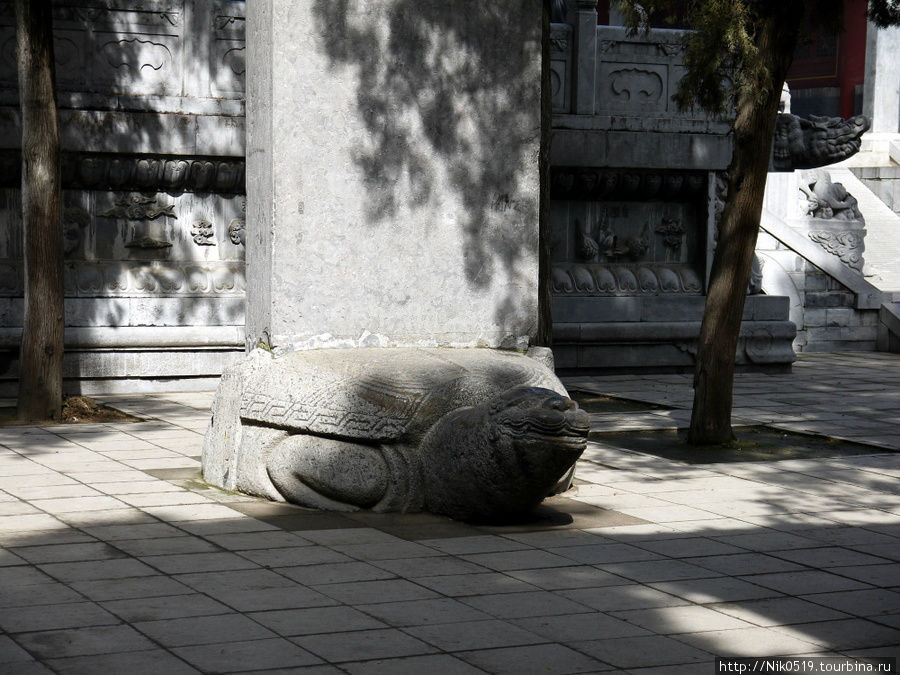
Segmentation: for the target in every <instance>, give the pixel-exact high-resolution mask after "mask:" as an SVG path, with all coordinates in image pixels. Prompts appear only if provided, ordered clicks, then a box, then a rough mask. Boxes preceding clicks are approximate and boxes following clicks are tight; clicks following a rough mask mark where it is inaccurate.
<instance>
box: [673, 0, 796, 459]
mask: <svg viewBox="0 0 900 675" xmlns="http://www.w3.org/2000/svg"><path fill="white" fill-rule="evenodd" d="M801 17H802V3H799V2H796V1H789V2H786V3H785V5H784V7H783V9H782V11H781V12H776V13H773V15H770V16H768V17H765V18H763V19H761V20H760V21H759V22H758V25H757V26H756V32H755V35H756V44H757V46H758V48H759V51H760V54H761V56H762V58H763V59H764V62H765V65H766V66H767V68H768V72H769V74H770V86H769V89H768V92H767V93H766V95H765V97H764V98H763V99H762V100H760V99H758V98H756V96H757V94H755V92H754V93H753V94H749V95H747V94H745V95H741V96H739V97H738V100H737V102H736V113H737V115H736V118H735V122H734V127H733V130H734V154H733V155H732V160H731V165H730V166H729V168H728V173H727V175H728V182H729V187H728V196H727V198H726V201H725V207H724V210H723V212H722V217H721V222H720V224H719V232H718V243H717V245H716V251H715V254H714V256H713V264H712V270H711V272H710V280H709V290H708V292H707V296H706V306H705V309H704V312H703V322H702V324H701V326H700V339H699V344H698V351H697V364H696V369H695V371H694V405H693V410H692V413H691V426H690V431H689V433H688V443H690V444H692V445H712V444H722V443H728V442H731V441H733V440H734V432H733V431H732V428H731V408H732V400H733V396H732V394H733V392H732V389H733V384H734V366H735V355H736V352H737V344H738V338H739V335H740V330H741V315H742V314H743V312H744V301H745V299H746V296H747V286H748V284H749V282H750V270H751V266H752V263H753V252H754V249H755V248H756V237H757V234H758V232H759V219H760V214H761V213H762V204H763V195H764V193H765V189H766V175H767V173H768V168H769V158H770V154H771V149H772V136H773V133H774V129H775V119H776V114H777V112H778V103H779V99H780V97H781V88H782V85H783V83H784V78H785V76H786V74H787V70H788V68H789V67H790V64H791V60H792V58H793V53H794V49H795V48H796V44H797V38H798V34H799V26H800V18H801Z"/></svg>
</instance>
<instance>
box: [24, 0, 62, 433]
mask: <svg viewBox="0 0 900 675" xmlns="http://www.w3.org/2000/svg"><path fill="white" fill-rule="evenodd" d="M15 8H16V37H17V53H18V66H19V100H20V104H21V110H22V224H23V230H24V238H25V241H24V243H25V246H24V250H25V321H24V329H23V333H22V346H21V349H20V352H19V405H18V417H19V419H22V420H36V419H58V418H59V416H60V413H61V408H62V357H63V321H64V310H63V241H62V220H61V218H60V202H61V191H60V190H61V188H60V170H59V122H58V120H57V112H56V86H55V84H56V82H55V74H54V62H53V23H52V15H51V11H52V3H51V0H16V4H15Z"/></svg>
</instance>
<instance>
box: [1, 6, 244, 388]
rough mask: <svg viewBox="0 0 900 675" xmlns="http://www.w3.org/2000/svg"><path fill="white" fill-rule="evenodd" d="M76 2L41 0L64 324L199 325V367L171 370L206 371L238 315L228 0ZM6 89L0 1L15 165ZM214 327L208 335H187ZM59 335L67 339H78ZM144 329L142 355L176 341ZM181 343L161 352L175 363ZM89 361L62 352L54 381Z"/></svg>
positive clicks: (11, 345)
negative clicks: (52, 101)
mask: <svg viewBox="0 0 900 675" xmlns="http://www.w3.org/2000/svg"><path fill="white" fill-rule="evenodd" d="M88 5H90V3H68V4H66V5H62V4H56V5H55V6H54V17H53V18H54V33H55V39H54V48H55V52H56V53H55V56H56V59H55V60H56V85H57V95H58V108H59V114H60V132H61V137H62V146H63V162H62V170H63V171H62V173H63V212H64V237H65V265H66V287H65V296H66V298H65V304H66V326H67V329H75V331H74V332H79V331H80V332H81V333H85V330H88V331H90V330H92V329H94V328H111V329H115V328H131V329H135V331H144V332H145V333H147V334H148V335H150V334H151V333H152V332H153V331H154V330H155V329H157V328H161V329H162V330H166V329H169V328H178V327H191V326H194V327H198V328H204V329H207V330H206V333H207V334H205V335H201V336H200V338H196V339H193V341H194V343H199V346H198V344H194V345H193V346H192V348H200V349H205V350H206V351H205V352H203V354H204V356H203V357H202V358H205V357H206V356H209V359H208V361H209V363H210V364H212V365H207V364H201V365H199V366H198V365H196V364H195V365H191V367H190V369H187V371H189V372H195V371H196V372H203V373H204V374H206V375H212V374H218V373H216V372H215V368H216V367H217V366H216V364H217V363H219V361H217V360H216V359H217V357H218V356H220V355H219V354H215V353H212V352H226V353H237V352H238V350H239V349H240V341H239V340H233V341H231V338H230V336H231V335H233V334H236V332H237V331H233V330H226V329H231V328H233V327H238V326H242V325H243V323H244V311H243V285H244V284H243V243H238V242H237V241H235V239H236V237H237V235H236V234H235V235H234V236H233V232H232V230H233V229H239V228H242V226H243V222H244V219H243V212H242V206H241V205H242V203H243V199H242V194H243V192H244V186H243V166H242V165H243V157H242V156H241V155H243V147H242V143H240V142H239V141H240V140H241V139H240V136H241V134H242V118H243V101H242V98H243V94H242V92H243V46H244V33H243V8H244V3H243V2H234V3H228V4H227V5H226V6H224V7H213V6H212V5H211V4H210V3H183V7H182V6H181V3H177V4H174V5H170V6H167V7H166V8H165V11H152V10H151V9H148V8H146V7H145V6H144V5H143V4H142V3H140V2H135V1H131V2H123V3H119V4H118V5H117V6H116V7H115V8H106V9H97V8H91V7H89V6H88ZM16 90H17V77H16V67H15V25H14V20H13V13H12V6H11V3H9V2H3V1H2V0H0V119H2V121H3V123H4V125H5V127H4V128H11V129H12V130H13V133H12V134H11V138H10V142H9V143H8V144H5V145H4V146H3V147H4V150H2V151H0V155H2V158H4V159H6V160H10V161H12V166H14V167H16V166H17V165H18V163H19V162H20V159H19V156H18V150H13V149H11V148H14V147H15V146H17V145H18V140H19V137H20V129H19V126H18V125H19V109H18V101H17V100H16V99H17V93H16ZM12 137H15V138H12ZM3 180H4V182H3V185H2V187H3V188H11V189H9V190H8V191H5V193H6V195H5V196H6V199H5V200H4V203H3V206H4V207H6V208H5V209H4V212H3V213H2V215H0V219H3V218H4V217H6V218H8V222H7V223H4V222H0V230H6V231H7V232H8V233H9V235H8V236H7V237H6V240H4V241H3V242H0V272H2V271H4V270H6V269H16V268H17V269H16V272H17V274H18V276H19V277H21V258H22V246H21V239H22V231H21V230H22V224H21V215H20V212H21V205H20V202H19V196H18V186H19V180H20V178H19V176H18V173H17V169H12V170H10V171H6V172H5V173H4V177H3ZM201 226H203V227H201ZM198 228H200V229H198ZM239 234H240V236H243V229H241V231H240V233H239ZM21 294H22V281H21V278H19V279H18V280H16V279H13V280H12V281H11V282H10V283H8V284H6V285H4V283H3V281H2V280H0V295H3V296H5V297H2V298H0V303H2V307H6V308H7V314H8V316H4V318H6V319H8V324H7V325H9V326H13V327H16V326H21V324H22V318H21V316H22V300H21ZM2 313H3V312H2V309H0V314H2ZM219 327H222V330H220V331H219V332H220V335H221V336H223V337H215V336H212V337H215V339H213V340H212V341H211V342H212V344H213V345H214V346H212V347H206V346H203V344H202V343H204V342H205V341H209V338H210V335H208V333H210V332H215V331H217V330H219ZM210 328H212V331H210V330H209V329H210ZM72 332H73V331H70V333H72ZM13 337H14V338H15V336H13ZM72 338H73V336H72V335H71V334H70V335H69V336H67V343H68V346H69V347H75V346H83V345H76V344H74V343H73V342H72ZM148 339H151V340H152V341H153V344H154V345H155V348H154V350H150V349H144V351H147V352H151V351H152V352H154V354H158V353H163V352H174V351H177V349H176V344H167V343H166V342H165V339H164V338H161V337H159V335H150V337H149V338H148ZM226 340H227V341H230V342H229V344H220V343H223V342H225V341H226ZM232 342H233V343H232ZM7 343H8V344H7ZM90 344H92V345H93V346H94V347H97V345H96V344H94V343H93V342H91V343H90ZM17 346H18V342H17V338H15V342H13V341H12V340H9V339H8V340H7V342H6V343H4V344H3V345H2V347H5V348H7V349H8V350H7V351H3V350H0V371H2V373H0V378H2V379H5V380H6V381H7V383H8V382H10V381H12V384H13V386H14V378H15V377H16V371H15V369H14V360H15V358H16V349H17ZM119 346H125V345H119ZM95 351H96V350H95ZM195 352H196V350H195ZM206 352H209V354H207V353H206ZM188 353H189V351H188V352H184V353H174V354H173V356H172V358H174V359H176V360H179V362H181V363H185V364H187V363H188V362H189V358H188V356H187V354H188ZM196 353H200V352H196ZM129 355H130V352H129V353H123V354H121V355H120V356H121V359H123V360H124V359H126V358H130V356H129ZM92 358H93V357H92V355H91V354H87V356H85V354H84V353H79V350H78V349H74V348H73V349H70V350H69V353H68V354H67V356H66V359H65V362H64V378H65V384H64V389H65V390H66V391H67V392H77V391H80V390H81V385H82V382H81V379H80V378H82V377H87V378H90V377H96V376H97V370H98V369H97V364H96V359H94V360H91V359H92ZM153 358H156V356H154V357H153ZM85 359H87V360H85ZM124 367H125V366H123V368H124ZM127 367H128V368H130V369H131V370H133V369H134V366H131V365H129V366H127ZM185 368H186V366H182V369H183V370H184V369H185ZM156 374H158V375H163V374H164V373H156ZM0 386H2V383H0Z"/></svg>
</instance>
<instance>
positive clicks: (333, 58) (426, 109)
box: [313, 0, 541, 324]
mask: <svg viewBox="0 0 900 675" xmlns="http://www.w3.org/2000/svg"><path fill="white" fill-rule="evenodd" d="M531 5H533V7H530V9H533V11H524V10H525V7H524V6H523V8H522V10H516V11H511V10H510V9H509V5H508V4H506V3H492V2H479V3H466V5H465V8H464V9H463V8H461V7H460V6H459V5H458V4H456V3H448V2H434V1H431V0H429V1H427V2H423V1H422V0H396V1H395V2H391V3H383V9H382V10H380V13H379V14H373V13H371V12H370V13H366V14H363V13H361V12H359V11H358V10H356V9H355V4H354V3H351V2H349V0H316V1H315V4H314V6H313V17H314V21H315V32H316V34H317V35H320V36H322V39H321V40H320V45H321V49H323V50H324V52H325V53H326V55H327V57H328V59H329V61H330V66H331V67H332V68H335V69H337V68H344V67H352V68H353V69H354V72H355V78H356V92H355V95H356V105H357V108H358V113H359V119H360V120H361V121H362V124H363V125H364V128H365V131H366V137H365V138H362V139H359V144H358V149H357V151H356V152H355V155H354V156H353V162H354V163H355V165H356V167H357V169H358V170H359V171H360V174H361V175H362V177H363V181H364V184H365V186H366V191H367V192H366V195H365V200H366V202H365V209H366V215H367V216H368V217H369V218H370V219H371V221H372V222H373V224H374V223H375V222H383V221H385V220H389V219H391V218H392V217H394V216H395V215H396V214H397V213H398V212H399V211H401V210H403V209H405V208H409V209H411V210H413V211H415V210H416V209H418V208H425V207H428V206H429V205H436V204H439V200H440V198H441V196H442V195H445V194H446V193H447V192H448V191H452V193H454V195H455V197H456V198H457V199H458V200H459V203H460V204H461V205H462V207H463V213H464V214H465V215H464V216H462V220H461V222H457V223H455V225H457V226H458V227H459V229H460V231H461V233H462V234H463V246H464V248H465V251H464V252H465V275H466V278H467V279H468V281H469V282H470V284H471V285H472V286H473V287H475V288H479V289H481V288H486V287H488V286H489V285H491V284H492V280H493V278H494V277H495V275H497V274H501V273H505V275H506V277H507V278H508V279H510V280H511V281H513V280H516V279H519V278H520V273H519V272H518V271H517V269H516V266H517V262H518V261H520V260H521V259H522V258H523V257H533V256H534V255H536V252H537V245H538V227H537V223H538V218H539V213H538V211H539V209H538V199H537V194H534V195H530V198H527V199H523V198H522V196H521V195H517V194H516V189H517V186H518V185H519V184H521V183H522V179H523V177H524V176H527V175H528V174H529V173H530V174H532V175H534V176H535V177H536V175H537V169H538V159H539V157H538V150H537V148H538V147H539V139H540V133H541V130H540V116H539V115H538V114H536V112H538V111H540V96H541V92H540V86H539V83H540V58H539V57H538V59H537V60H536V59H535V58H534V55H535V53H537V54H538V55H539V54H540V40H541V28H540V14H541V5H540V3H539V2H536V1H535V2H531V3H525V6H531ZM374 11H377V10H373V12H374ZM535 13H536V14H537V18H536V17H535ZM448 188H449V190H448ZM434 212H435V211H434V210H432V213H434ZM423 227H425V228H426V229H430V228H436V227H439V223H437V222H428V223H423ZM522 281H523V282H525V283H526V285H527V283H528V281H529V280H526V279H522ZM531 283H533V280H532V281H531ZM519 302H520V299H518V298H516V297H514V296H513V295H512V293H510V295H509V296H508V297H507V300H506V302H505V303H504V304H505V306H504V307H502V308H501V311H500V312H498V316H497V317H496V318H497V319H498V323H501V324H502V323H504V321H503V315H504V314H506V316H507V317H508V316H509V314H508V312H509V311H514V308H515V307H516V306H517V305H518V304H519Z"/></svg>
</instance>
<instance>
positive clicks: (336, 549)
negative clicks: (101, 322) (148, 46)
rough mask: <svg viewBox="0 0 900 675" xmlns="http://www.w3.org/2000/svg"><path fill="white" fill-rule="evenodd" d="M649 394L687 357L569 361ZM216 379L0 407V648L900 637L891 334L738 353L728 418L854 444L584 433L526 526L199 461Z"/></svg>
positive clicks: (499, 655)
mask: <svg viewBox="0 0 900 675" xmlns="http://www.w3.org/2000/svg"><path fill="white" fill-rule="evenodd" d="M566 382H567V385H568V386H570V387H571V388H580V389H591V390H594V391H597V392H601V393H607V394H612V395H615V396H619V397H625V398H630V399H634V400H643V401H652V402H655V403H659V404H663V405H665V406H668V408H667V409H663V408H660V409H655V410H652V411H645V412H634V413H616V414H595V415H593V420H594V427H595V429H597V430H613V429H627V428H658V427H667V426H669V427H672V426H684V425H685V424H686V422H687V420H688V418H689V414H690V404H691V393H692V392H691V387H690V383H691V378H690V376H688V375H655V376H642V377H636V376H616V377H591V378H572V379H569V380H567V381H566ZM211 398H212V394H211V393H190V394H159V395H145V394H141V395H134V396H117V397H109V398H107V399H105V400H106V402H108V403H110V404H112V405H115V406H116V407H118V408H120V409H124V410H127V411H128V412H132V413H135V414H137V415H139V416H141V417H144V418H146V421H145V422H139V423H132V424H99V425H84V426H54V427H6V428H2V429H0V546H2V548H0V629H2V633H0V672H3V673H15V674H17V675H18V674H26V673H46V672H60V673H120V672H121V673H129V675H135V674H140V673H166V674H177V673H193V672H198V671H199V672H257V671H259V672H298V673H306V672H309V673H323V674H324V673H344V672H346V673H390V674H394V673H423V672H433V673H441V674H442V675H443V674H445V673H446V674H454V673H481V672H489V673H517V674H518V673H588V672H609V671H611V672H633V673H656V672H659V673H666V674H667V675H668V674H671V675H678V674H680V673H691V674H694V673H698V672H699V673H704V672H710V673H711V672H713V666H712V664H713V658H714V655H734V656H768V655H779V656H786V655H849V656H857V657H861V656H895V657H896V656H898V655H900V563H898V561H900V541H898V538H900V490H898V478H900V454H896V453H895V452H894V451H896V450H898V449H900V356H897V355H886V354H830V355H824V354H822V355H809V356H805V357H803V358H802V359H801V360H800V361H799V362H798V363H797V364H795V366H794V370H793V373H792V374H777V375H774V374H741V375H738V376H737V381H736V386H735V415H736V417H737V418H738V419H737V421H743V422H747V423H754V422H765V423H770V424H774V425H777V426H779V427H782V428H785V429H789V430H794V431H805V432H815V433H821V434H827V435H832V436H839V437H841V438H846V439H849V440H855V441H857V442H863V443H868V444H871V445H872V446H873V447H872V454H870V455H858V456H850V457H842V458H830V459H804V460H785V461H779V462H740V463H728V464H706V465H698V464H694V465H688V464H683V463H679V462H674V461H670V460H665V459H660V458H658V457H655V456H651V455H645V454H639V453H635V452H630V451H627V450H622V449H617V448H615V447H612V446H610V445H601V444H599V443H590V444H589V447H588V451H587V452H586V453H585V456H584V459H583V461H581V462H580V464H579V468H578V474H577V476H578V478H577V483H578V485H577V486H576V488H575V489H574V490H573V491H570V492H569V493H566V494H565V495H564V496H562V497H557V498H554V499H553V500H551V501H550V504H549V506H547V507H544V509H543V510H542V518H540V519H539V520H537V521H536V522H534V523H531V524H528V525H518V526H507V527H476V526H471V525H465V524H460V523H455V522H453V521H449V520H447V519H444V518H438V517H434V516H430V515H425V514H415V515H405V516H404V515H374V514H368V513H360V514H333V513H332V514H328V513H319V512H313V511H307V510H303V509H299V508H295V507H292V506H288V505H284V504H273V503H269V502H265V501H262V500H257V499H252V498H248V497H244V496H241V495H237V494H231V493H226V492H223V491H220V490H217V489H213V488H210V487H208V486H205V485H204V484H202V482H200V480H199V466H200V463H199V455H200V448H201V443H202V437H203V432H204V431H205V428H206V425H207V423H208V421H209V403H210V400H211Z"/></svg>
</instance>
